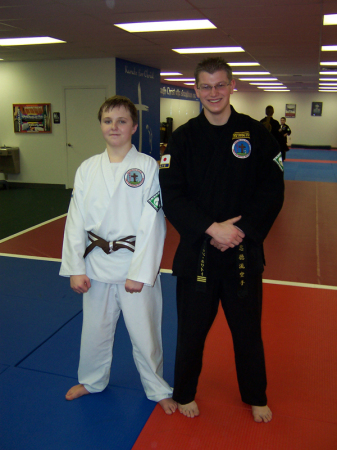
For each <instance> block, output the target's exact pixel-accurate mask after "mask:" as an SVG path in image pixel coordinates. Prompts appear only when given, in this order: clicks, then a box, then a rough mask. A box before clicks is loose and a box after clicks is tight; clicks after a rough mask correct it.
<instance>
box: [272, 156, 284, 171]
mask: <svg viewBox="0 0 337 450" xmlns="http://www.w3.org/2000/svg"><path fill="white" fill-rule="evenodd" d="M273 161H275V162H276V164H277V165H278V166H279V168H280V169H281V170H282V172H283V171H284V170H283V160H282V154H281V152H280V153H279V154H278V155H276V156H275V158H274V159H273Z"/></svg>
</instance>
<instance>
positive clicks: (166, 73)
mask: <svg viewBox="0 0 337 450" xmlns="http://www.w3.org/2000/svg"><path fill="white" fill-rule="evenodd" d="M174 75H175V76H178V75H182V73H180V72H160V76H161V77H169V76H174Z"/></svg>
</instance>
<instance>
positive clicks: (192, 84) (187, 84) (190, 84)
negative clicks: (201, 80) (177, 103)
mask: <svg viewBox="0 0 337 450" xmlns="http://www.w3.org/2000/svg"><path fill="white" fill-rule="evenodd" d="M184 84H186V86H194V84H195V83H184Z"/></svg>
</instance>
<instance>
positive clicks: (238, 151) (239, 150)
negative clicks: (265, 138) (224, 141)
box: [232, 139, 252, 159]
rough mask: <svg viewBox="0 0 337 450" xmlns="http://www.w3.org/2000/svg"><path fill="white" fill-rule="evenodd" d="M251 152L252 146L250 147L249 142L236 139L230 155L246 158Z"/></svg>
mask: <svg viewBox="0 0 337 450" xmlns="http://www.w3.org/2000/svg"><path fill="white" fill-rule="evenodd" d="M251 151H252V146H251V145H250V142H249V141H247V139H237V140H236V141H235V142H233V145H232V153H233V155H234V156H236V157H237V158H240V159H245V158H248V156H249V155H250V154H251Z"/></svg>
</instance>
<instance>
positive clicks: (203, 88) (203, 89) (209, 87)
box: [197, 80, 233, 92]
mask: <svg viewBox="0 0 337 450" xmlns="http://www.w3.org/2000/svg"><path fill="white" fill-rule="evenodd" d="M232 81H233V80H232ZM232 81H230V82H229V83H224V84H223V85H222V86H219V85H221V84H222V82H221V81H220V82H219V83H217V84H214V85H211V84H205V85H201V86H198V87H197V89H198V90H199V91H201V92H212V90H213V88H214V89H215V91H216V92H220V91H222V90H223V89H225V88H226V87H227V86H230V85H231V84H232Z"/></svg>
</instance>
